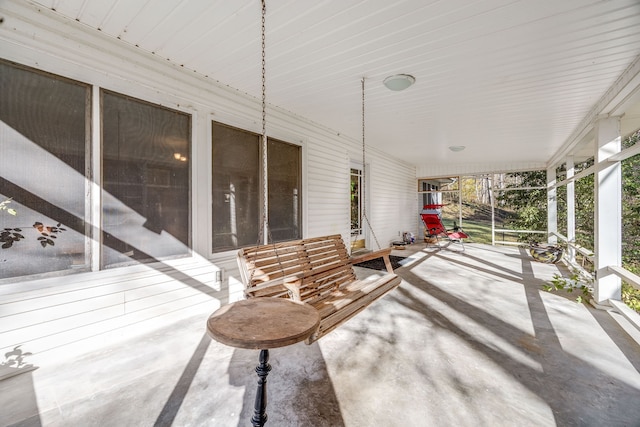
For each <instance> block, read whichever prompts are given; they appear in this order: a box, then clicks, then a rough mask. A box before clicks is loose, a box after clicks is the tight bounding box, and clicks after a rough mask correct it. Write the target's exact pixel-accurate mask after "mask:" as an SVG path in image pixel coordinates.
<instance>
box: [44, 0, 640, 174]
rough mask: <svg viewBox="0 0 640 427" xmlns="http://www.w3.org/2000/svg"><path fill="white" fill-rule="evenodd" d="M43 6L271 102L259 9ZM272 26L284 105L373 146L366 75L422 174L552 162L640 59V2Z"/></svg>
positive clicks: (358, 16) (382, 128)
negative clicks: (395, 87)
mask: <svg viewBox="0 0 640 427" xmlns="http://www.w3.org/2000/svg"><path fill="white" fill-rule="evenodd" d="M37 3H38V4H41V5H42V6H44V7H47V8H51V9H54V10H55V11H56V12H57V13H60V14H62V15H66V16H67V17H69V18H72V19H75V20H77V21H79V22H81V23H83V24H85V25H88V26H90V27H93V28H95V29H97V30H100V31H102V32H103V33H105V34H107V35H110V36H113V37H117V38H118V39H120V40H121V41H122V42H123V43H129V44H131V45H135V46H138V47H139V48H140V49H143V50H146V51H149V52H153V53H155V55H157V56H158V57H160V58H163V59H168V60H169V61H172V62H174V63H176V64H179V65H183V66H184V67H185V68H187V69H191V70H195V71H196V72H198V73H201V74H203V75H206V76H209V77H210V78H212V79H215V80H217V81H219V82H221V83H223V84H227V85H229V86H231V87H234V88H236V89H238V90H240V91H243V92H246V93H249V94H251V95H254V96H256V97H259V95H260V88H261V81H260V8H261V5H260V1H259V0H181V1H176V0H113V1H96V0H37ZM266 27H267V97H268V102H269V103H270V104H273V105H277V106H279V107H282V108H284V109H287V110H289V111H291V112H293V113H295V114H297V115H299V116H303V117H306V118H308V119H311V120H313V121H315V122H318V123H320V124H323V125H325V126H328V127H330V128H331V129H334V130H335V131H336V132H339V133H342V134H346V135H349V136H352V137H353V138H354V139H357V140H359V139H360V138H361V104H360V103H361V93H360V90H361V87H360V85H361V83H360V80H361V79H362V78H363V77H365V78H366V122H367V125H366V126H367V127H366V140H367V143H368V144H370V145H373V146H376V147H379V148H380V149H382V150H385V151H386V152H388V153H391V154H393V155H394V156H396V157H399V158H402V159H404V160H406V161H408V162H410V163H412V164H416V165H424V164H429V163H432V164H433V163H441V164H447V163H487V162H491V163H500V162H502V163H517V162H546V161H548V160H549V159H550V158H551V157H552V156H553V154H554V153H556V151H558V149H559V148H560V146H561V145H562V144H563V143H564V142H565V141H566V140H567V138H569V136H570V135H571V133H572V132H573V131H574V130H575V128H576V127H577V126H578V125H579V123H580V121H581V120H582V119H583V118H584V117H585V115H587V113H588V112H589V111H590V110H591V109H592V107H593V106H594V104H595V103H596V102H597V101H598V100H599V99H600V98H601V97H602V96H603V94H604V93H605V92H606V91H607V89H608V88H609V87H610V86H611V85H612V84H613V83H614V82H615V80H616V79H617V78H618V77H619V76H620V75H621V74H622V73H623V71H624V70H625V69H626V68H627V67H628V66H629V65H630V64H631V63H632V62H633V61H634V59H635V58H636V57H638V56H639V55H640V1H638V0H608V1H602V0H520V1H518V0H394V1H389V0H315V1H312V0H267V24H266ZM396 73H407V74H411V75H413V76H415V78H416V80H417V81H416V84H415V85H414V86H412V87H411V88H409V89H407V90H406V91H403V92H391V91H389V90H387V89H386V88H385V87H384V86H383V85H382V80H383V79H384V78H385V77H387V76H389V75H392V74H396ZM451 145H464V146H466V147H467V148H466V150H464V151H462V152H459V153H453V152H451V151H450V150H448V148H447V147H449V146H451Z"/></svg>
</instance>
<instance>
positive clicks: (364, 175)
mask: <svg viewBox="0 0 640 427" xmlns="http://www.w3.org/2000/svg"><path fill="white" fill-rule="evenodd" d="M364 105H365V104H364V77H363V78H362V219H363V220H364V222H366V223H367V225H368V226H369V230H370V231H371V235H372V236H373V240H375V242H376V245H377V246H378V249H381V246H380V242H378V237H377V236H376V233H375V231H373V227H372V226H371V223H370V222H369V218H367V199H366V194H367V191H366V190H367V187H366V185H367V184H366V182H367V163H366V158H365V153H366V149H365V147H366V146H365V139H364V137H365V124H364V118H365V115H364Z"/></svg>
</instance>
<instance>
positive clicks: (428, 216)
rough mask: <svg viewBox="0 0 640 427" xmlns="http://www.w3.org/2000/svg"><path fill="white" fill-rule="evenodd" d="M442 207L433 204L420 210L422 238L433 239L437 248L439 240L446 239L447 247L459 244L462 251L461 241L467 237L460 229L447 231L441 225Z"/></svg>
mask: <svg viewBox="0 0 640 427" xmlns="http://www.w3.org/2000/svg"><path fill="white" fill-rule="evenodd" d="M443 206H444V205H441V204H437V205H436V204H434V205H424V207H423V208H422V212H421V213H420V218H422V223H423V224H424V237H425V240H427V239H428V238H435V239H436V242H437V244H438V246H440V238H446V239H447V246H448V245H449V244H450V243H452V242H453V243H460V244H461V245H462V250H464V242H463V240H462V239H466V238H468V237H469V236H468V235H467V234H466V233H465V232H464V231H462V228H460V227H454V228H453V229H452V230H447V229H446V228H445V226H444V224H443V223H442V209H441V208H442V207H443Z"/></svg>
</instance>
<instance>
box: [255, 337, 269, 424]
mask: <svg viewBox="0 0 640 427" xmlns="http://www.w3.org/2000/svg"><path fill="white" fill-rule="evenodd" d="M270 370H271V365H269V350H268V349H267V350H260V364H259V365H258V366H256V373H257V374H258V390H257V391H256V401H255V404H254V405H253V418H251V425H253V427H263V426H264V424H265V423H266V422H267V414H266V413H265V410H266V409H267V375H269V371H270Z"/></svg>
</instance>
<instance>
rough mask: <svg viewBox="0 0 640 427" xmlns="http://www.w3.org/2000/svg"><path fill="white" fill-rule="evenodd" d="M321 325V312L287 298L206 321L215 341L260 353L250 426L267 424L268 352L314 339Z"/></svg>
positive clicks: (228, 310) (239, 305) (253, 303)
mask: <svg viewBox="0 0 640 427" xmlns="http://www.w3.org/2000/svg"><path fill="white" fill-rule="evenodd" d="M319 324H320V315H319V314H318V311H317V310H316V309H315V308H313V307H311V306H310V305H306V304H301V303H297V302H293V301H291V300H287V299H284V298H253V299H248V300H242V301H237V302H234V303H231V304H228V305H225V306H222V307H220V308H219V309H218V310H216V311H215V312H214V313H213V314H212V315H211V316H210V317H209V319H208V320H207V332H208V333H209V336H210V337H211V338H213V339H214V340H216V341H218V342H221V343H222V344H226V345H229V346H232V347H237V348H246V349H251V350H260V357H259V364H258V366H256V373H257V374H258V390H257V391H256V400H255V405H254V414H253V417H252V418H251V424H252V425H253V426H254V427H262V426H264V424H265V423H266V422H267V414H266V409H267V375H269V371H271V365H269V349H270V348H277V347H284V346H287V345H291V344H295V343H297V342H300V341H303V340H305V339H307V338H309V337H310V336H311V334H313V333H314V332H315V331H316V329H318V325H319Z"/></svg>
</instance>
